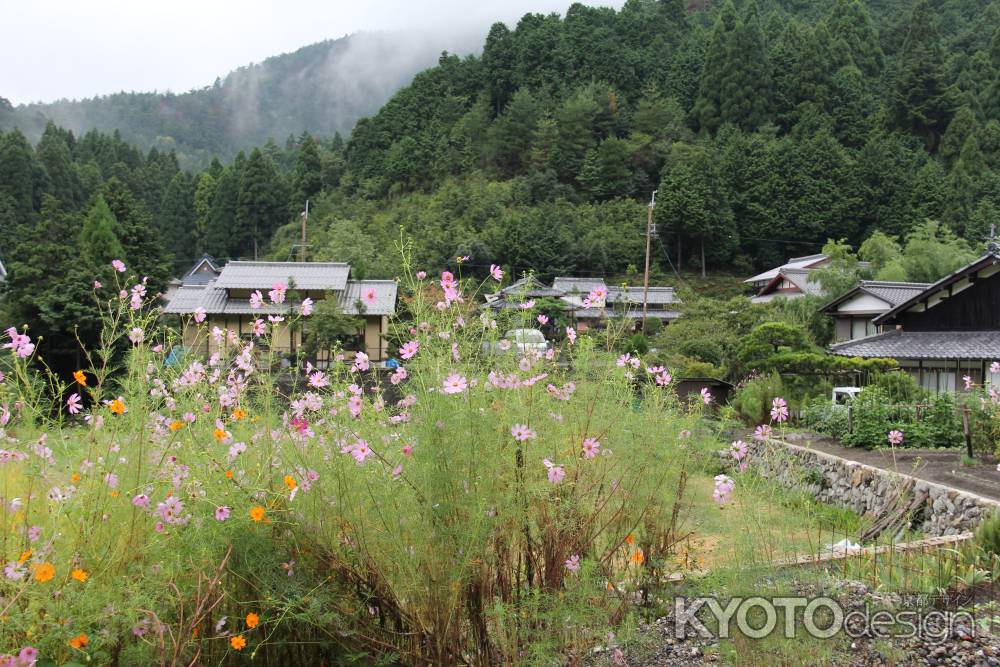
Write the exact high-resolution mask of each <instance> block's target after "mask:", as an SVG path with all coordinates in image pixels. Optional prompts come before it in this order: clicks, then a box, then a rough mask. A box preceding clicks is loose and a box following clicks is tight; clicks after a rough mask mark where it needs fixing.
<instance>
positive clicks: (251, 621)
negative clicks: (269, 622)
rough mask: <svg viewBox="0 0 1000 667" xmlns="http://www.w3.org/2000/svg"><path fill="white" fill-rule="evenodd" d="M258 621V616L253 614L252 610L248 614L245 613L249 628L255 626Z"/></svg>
mask: <svg viewBox="0 0 1000 667" xmlns="http://www.w3.org/2000/svg"><path fill="white" fill-rule="evenodd" d="M258 623H260V617H259V616H258V615H257V614H255V613H253V612H250V613H249V614H247V627H248V628H251V629H253V628H256V627H257V624H258Z"/></svg>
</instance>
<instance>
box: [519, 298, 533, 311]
mask: <svg viewBox="0 0 1000 667" xmlns="http://www.w3.org/2000/svg"><path fill="white" fill-rule="evenodd" d="M534 307H535V300H534V299H528V300H527V301H525V302H524V303H522V304H521V310H531V309H532V308H534Z"/></svg>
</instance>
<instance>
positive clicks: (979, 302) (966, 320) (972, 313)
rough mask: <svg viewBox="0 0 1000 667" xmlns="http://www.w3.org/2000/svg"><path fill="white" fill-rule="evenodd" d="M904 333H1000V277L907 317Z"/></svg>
mask: <svg viewBox="0 0 1000 667" xmlns="http://www.w3.org/2000/svg"><path fill="white" fill-rule="evenodd" d="M900 323H901V324H902V325H903V330H904V331H983V330H988V329H1000V273H997V274H994V275H992V276H990V277H989V278H983V279H980V280H977V281H976V282H974V283H973V284H972V285H971V286H969V287H967V288H965V289H964V290H962V291H961V292H959V293H958V294H955V295H954V296H951V297H948V298H947V299H945V301H944V302H943V303H939V304H937V305H936V306H934V307H933V308H930V309H928V310H926V311H924V312H922V313H904V314H903V316H902V317H901V318H900Z"/></svg>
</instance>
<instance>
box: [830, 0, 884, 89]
mask: <svg viewBox="0 0 1000 667" xmlns="http://www.w3.org/2000/svg"><path fill="white" fill-rule="evenodd" d="M827 24H828V25H829V28H830V33H831V34H832V36H833V39H835V40H839V41H841V42H843V43H844V45H845V46H846V48H847V53H848V55H849V56H850V58H851V60H852V61H853V62H854V65H855V67H857V68H858V69H859V70H861V71H862V72H864V74H865V75H866V76H869V77H876V76H878V75H879V73H880V72H881V71H882V67H883V64H884V59H885V56H884V54H883V53H882V46H881V44H879V39H878V34H877V32H876V30H875V26H874V25H873V24H872V20H871V16H870V15H869V14H868V9H867V8H866V7H865V5H864V3H863V2H861V0H836V1H835V2H834V3H833V8H832V9H831V10H830V15H829V17H828V18H827Z"/></svg>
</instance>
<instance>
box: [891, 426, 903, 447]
mask: <svg viewBox="0 0 1000 667" xmlns="http://www.w3.org/2000/svg"><path fill="white" fill-rule="evenodd" d="M888 440H889V444H890V445H901V444H903V432H902V431H898V430H896V429H893V430H891V431H889V437H888Z"/></svg>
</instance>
